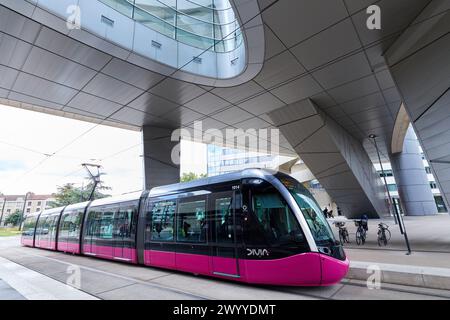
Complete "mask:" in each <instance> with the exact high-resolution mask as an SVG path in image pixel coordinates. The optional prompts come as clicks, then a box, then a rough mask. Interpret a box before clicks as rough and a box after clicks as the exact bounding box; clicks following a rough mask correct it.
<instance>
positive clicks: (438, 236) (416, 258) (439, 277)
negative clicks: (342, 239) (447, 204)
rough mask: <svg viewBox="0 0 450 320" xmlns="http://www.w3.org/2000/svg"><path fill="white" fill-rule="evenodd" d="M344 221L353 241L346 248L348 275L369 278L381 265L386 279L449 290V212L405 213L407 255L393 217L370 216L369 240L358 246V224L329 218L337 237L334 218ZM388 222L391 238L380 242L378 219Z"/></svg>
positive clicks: (392, 281) (395, 282)
mask: <svg viewBox="0 0 450 320" xmlns="http://www.w3.org/2000/svg"><path fill="white" fill-rule="evenodd" d="M337 220H339V221H345V222H346V227H347V230H348V231H349V234H350V243H349V244H345V245H344V248H345V252H346V254H347V256H348V258H349V260H350V271H349V273H348V275H347V278H348V279H355V280H362V281H366V280H367V279H368V278H369V276H370V275H371V274H373V271H370V270H369V269H368V268H371V269H372V268H373V267H374V266H375V267H378V268H379V269H380V271H381V279H382V282H383V283H392V284H400V285H411V286H418V287H424V288H433V289H443V290H450V216H449V215H447V214H445V215H437V216H426V217H404V221H405V225H406V230H407V233H408V237H409V240H410V245H411V249H412V254H411V255H406V252H407V250H406V244H405V239H404V236H403V235H402V234H401V233H400V230H399V227H398V225H395V222H394V220H393V218H388V219H382V220H369V231H368V233H367V240H366V243H365V244H364V245H362V246H358V245H357V244H356V241H355V234H356V226H355V224H354V222H353V221H352V220H347V219H346V218H344V217H338V218H335V219H330V220H329V223H330V225H331V226H332V228H333V231H334V232H335V236H336V238H337V239H338V238H339V237H338V229H337V228H335V227H334V225H333V222H335V221H337ZM380 221H382V222H384V223H386V224H388V225H389V230H390V231H391V234H392V238H391V240H390V241H389V244H388V246H386V247H379V246H378V243H377V230H378V223H379V222H380Z"/></svg>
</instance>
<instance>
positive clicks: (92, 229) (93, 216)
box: [86, 209, 102, 237]
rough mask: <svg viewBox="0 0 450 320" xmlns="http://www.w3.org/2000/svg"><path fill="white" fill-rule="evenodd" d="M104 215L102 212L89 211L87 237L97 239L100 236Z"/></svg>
mask: <svg viewBox="0 0 450 320" xmlns="http://www.w3.org/2000/svg"><path fill="white" fill-rule="evenodd" d="M101 219H102V213H101V212H100V211H95V209H94V210H92V211H89V213H88V223H87V232H86V235H87V236H90V237H97V236H99V235H100V222H101Z"/></svg>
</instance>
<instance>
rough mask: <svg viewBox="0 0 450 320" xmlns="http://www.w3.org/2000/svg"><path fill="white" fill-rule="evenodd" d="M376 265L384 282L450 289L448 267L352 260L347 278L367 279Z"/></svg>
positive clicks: (449, 270) (449, 271)
mask: <svg viewBox="0 0 450 320" xmlns="http://www.w3.org/2000/svg"><path fill="white" fill-rule="evenodd" d="M374 267H378V268H379V269H380V270H381V281H382V282H384V283H392V284H399V285H406V286H414V287H423V288H430V289H441V290H450V269H447V268H434V267H421V266H407V265H399V264H386V263H376V262H366V261H351V262H350V269H349V271H348V273H347V276H346V278H347V279H354V280H363V281H367V280H368V278H369V277H370V276H371V275H372V274H373V268H374ZM368 268H370V269H371V270H372V271H371V270H368Z"/></svg>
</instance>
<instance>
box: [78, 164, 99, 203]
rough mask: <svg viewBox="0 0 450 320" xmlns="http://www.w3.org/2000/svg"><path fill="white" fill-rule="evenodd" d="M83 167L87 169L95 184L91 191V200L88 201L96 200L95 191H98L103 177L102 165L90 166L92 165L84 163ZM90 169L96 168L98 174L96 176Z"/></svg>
mask: <svg viewBox="0 0 450 320" xmlns="http://www.w3.org/2000/svg"><path fill="white" fill-rule="evenodd" d="M82 166H83V167H84V168H85V169H86V171H87V172H88V174H89V177H90V179H91V180H92V182H93V187H92V191H91V194H90V195H89V199H88V201H92V200H93V198H94V195H95V190H96V189H97V186H98V184H99V183H100V176H101V173H100V168H101V167H102V166H100V165H98V164H90V163H83V164H82ZM89 167H94V168H96V169H97V174H96V175H94V174H93V173H92V172H91V170H89Z"/></svg>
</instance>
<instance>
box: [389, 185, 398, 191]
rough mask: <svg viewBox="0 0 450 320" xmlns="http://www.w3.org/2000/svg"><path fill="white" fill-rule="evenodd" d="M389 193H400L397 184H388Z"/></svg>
mask: <svg viewBox="0 0 450 320" xmlns="http://www.w3.org/2000/svg"><path fill="white" fill-rule="evenodd" d="M388 190H389V191H398V189H397V185H396V184H388Z"/></svg>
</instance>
